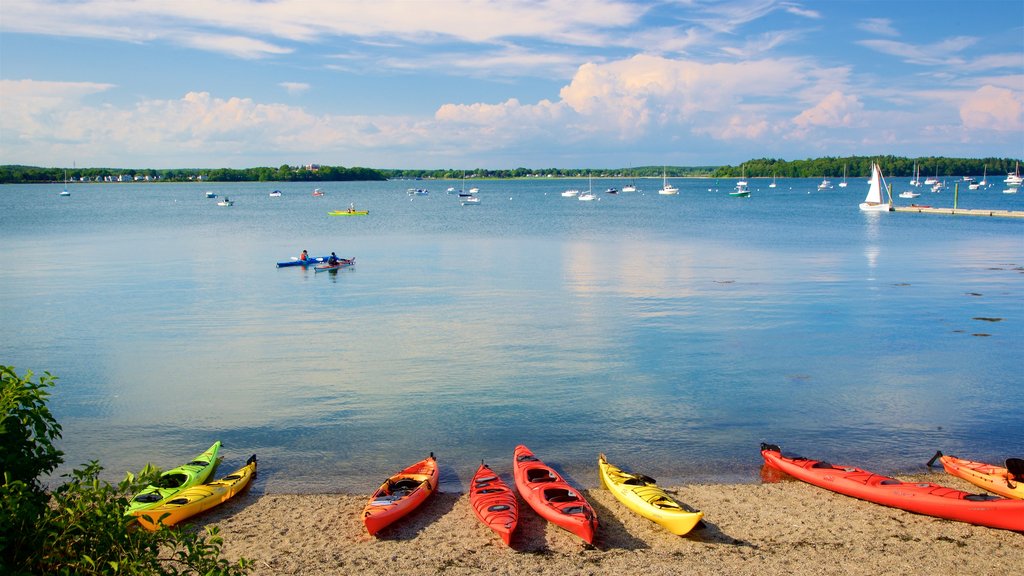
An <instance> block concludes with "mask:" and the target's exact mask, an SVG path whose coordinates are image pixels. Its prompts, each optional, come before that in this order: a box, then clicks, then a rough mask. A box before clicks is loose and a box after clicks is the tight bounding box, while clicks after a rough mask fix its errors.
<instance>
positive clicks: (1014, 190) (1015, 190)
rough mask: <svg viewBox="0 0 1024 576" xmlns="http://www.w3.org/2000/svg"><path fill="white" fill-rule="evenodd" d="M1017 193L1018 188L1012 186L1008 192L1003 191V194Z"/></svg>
mask: <svg viewBox="0 0 1024 576" xmlns="http://www.w3.org/2000/svg"><path fill="white" fill-rule="evenodd" d="M1016 193H1017V187H1016V186H1011V187H1009V188H1007V189H1006V190H1003V194H1016Z"/></svg>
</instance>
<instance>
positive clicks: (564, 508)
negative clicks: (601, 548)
mask: <svg viewBox="0 0 1024 576" xmlns="http://www.w3.org/2000/svg"><path fill="white" fill-rule="evenodd" d="M514 454H515V457H514V458H513V460H512V469H513V472H514V476H515V481H516V488H518V489H519V494H521V495H522V497H523V500H526V503H527V504H529V505H530V508H533V509H534V510H535V511H536V512H537V514H540V515H541V517H542V518H544V519H545V520H547V521H548V522H551V523H553V524H555V525H556V526H560V527H562V528H565V529H566V530H568V531H569V532H572V533H573V534H575V535H577V536H579V537H580V538H582V539H583V540H584V541H585V542H586V543H587V544H591V543H593V541H594V533H595V532H597V514H595V513H594V509H593V508H591V507H590V504H589V503H587V501H586V499H584V498H583V495H582V494H580V493H579V491H578V490H576V489H575V488H573V487H572V486H570V485H569V484H568V483H567V482H566V481H565V480H563V479H562V477H561V476H560V475H559V474H558V472H555V471H554V470H553V469H551V468H550V467H548V466H547V465H546V464H544V463H543V462H541V461H540V460H539V459H538V458H537V457H536V456H534V455H533V452H531V451H530V449H529V448H527V447H526V446H523V445H522V444H520V445H519V446H516V449H515V453H514Z"/></svg>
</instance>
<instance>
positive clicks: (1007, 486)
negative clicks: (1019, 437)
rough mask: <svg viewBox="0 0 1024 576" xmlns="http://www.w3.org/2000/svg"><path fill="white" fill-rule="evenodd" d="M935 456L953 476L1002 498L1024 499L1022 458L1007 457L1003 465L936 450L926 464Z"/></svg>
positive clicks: (929, 463)
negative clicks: (976, 460)
mask: <svg viewBox="0 0 1024 576" xmlns="http://www.w3.org/2000/svg"><path fill="white" fill-rule="evenodd" d="M936 458H937V459H938V460H939V462H941V463H942V468H943V469H945V470H946V472H948V473H949V474H952V475H953V476H956V477H958V478H963V479H964V480H967V481H968V482H970V483H971V484H974V485H975V486H978V487H980V488H983V489H985V490H988V491H989V492H992V493H993V494H999V495H1000V496H1002V497H1003V498H1013V499H1015V500H1024V459H1020V458H1007V459H1006V466H1005V467H1003V466H996V465H994V464H985V463H984V462H975V461H973V460H964V459H963V458H957V457H956V456H947V455H945V454H943V453H942V452H936V453H935V456H934V457H932V459H931V460H930V461H929V462H928V465H929V466H931V465H932V464H933V463H934V462H935V459H936Z"/></svg>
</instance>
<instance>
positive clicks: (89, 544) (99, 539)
mask: <svg viewBox="0 0 1024 576" xmlns="http://www.w3.org/2000/svg"><path fill="white" fill-rule="evenodd" d="M0 378H2V389H0V409H2V412H0V472H2V474H3V483H2V484H0V574H68V575H71V574H83V575H89V574H131V575H143V574H145V575H148V574H161V575H176V574H204V575H225V576H233V575H236V574H238V575H241V574H246V573H247V572H248V569H249V562H248V561H247V560H245V559H242V560H239V561H238V562H236V563H231V562H228V561H227V560H225V559H222V558H220V554H221V549H222V546H223V541H222V539H221V538H220V536H219V535H218V533H217V528H216V527H211V528H208V529H207V530H206V531H205V533H199V532H195V531H192V530H188V529H166V528H165V529H161V530H159V531H157V532H149V531H146V530H142V529H140V528H139V527H138V526H137V525H136V524H134V519H129V518H127V517H125V515H124V509H125V506H127V505H128V500H129V498H130V496H131V494H134V493H135V492H137V491H139V490H141V489H142V488H143V487H144V486H145V485H147V484H149V483H150V482H151V481H153V480H155V479H156V477H157V476H158V475H159V471H157V470H154V469H152V468H149V467H147V468H146V469H145V470H143V472H141V473H140V474H139V475H138V476H133V475H131V474H129V475H127V476H126V478H125V479H124V480H123V481H121V482H120V483H119V484H117V485H112V484H110V483H108V482H105V481H103V480H101V479H100V478H99V475H100V472H101V471H102V467H101V466H100V465H99V463H97V462H91V463H89V464H87V465H86V466H85V467H84V468H82V469H76V470H74V471H73V472H72V473H71V474H68V475H65V476H64V478H66V480H65V481H64V482H63V483H62V484H61V485H60V486H59V487H57V488H56V489H54V490H53V491H52V493H48V492H47V491H46V489H45V486H44V484H43V481H42V476H44V475H46V474H49V473H50V472H53V471H54V470H55V469H56V468H57V466H58V465H60V463H61V462H63V454H62V453H61V452H60V451H59V450H57V449H56V447H55V446H54V444H53V442H54V441H55V440H57V439H58V438H60V433H61V428H60V424H58V423H57V421H56V420H55V419H54V418H53V415H52V414H51V413H50V411H49V408H47V406H46V400H47V398H48V397H49V392H48V391H47V389H48V388H50V387H52V386H53V383H54V381H55V378H54V377H52V376H50V374H48V373H45V374H44V375H43V376H41V377H39V379H38V381H37V382H32V372H28V373H27V374H26V375H25V377H24V378H20V377H18V375H17V374H16V373H15V371H14V369H13V368H12V367H7V366H3V367H0Z"/></svg>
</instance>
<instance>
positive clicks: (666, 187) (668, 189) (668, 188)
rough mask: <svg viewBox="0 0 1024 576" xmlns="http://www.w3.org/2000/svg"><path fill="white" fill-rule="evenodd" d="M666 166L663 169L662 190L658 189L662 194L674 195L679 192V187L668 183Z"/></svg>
mask: <svg viewBox="0 0 1024 576" xmlns="http://www.w3.org/2000/svg"><path fill="white" fill-rule="evenodd" d="M666 174H667V173H666V172H665V168H664V167H662V169H661V190H658V194H661V195H665V196H667V195H672V194H679V188H676V187H675V186H673V185H671V184H669V183H668V177H667V176H666Z"/></svg>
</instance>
